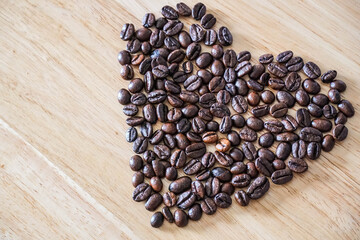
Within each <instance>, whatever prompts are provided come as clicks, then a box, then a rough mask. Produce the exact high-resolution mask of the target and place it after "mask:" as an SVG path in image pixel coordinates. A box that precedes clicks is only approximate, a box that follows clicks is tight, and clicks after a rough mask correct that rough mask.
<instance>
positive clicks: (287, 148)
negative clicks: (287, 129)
mask: <svg viewBox="0 0 360 240" xmlns="http://www.w3.org/2000/svg"><path fill="white" fill-rule="evenodd" d="M290 152H291V145H290V144H289V143H287V142H280V143H279V145H278V146H277V148H276V157H277V158H278V159H280V160H285V159H286V158H287V157H288V156H289V155H290Z"/></svg>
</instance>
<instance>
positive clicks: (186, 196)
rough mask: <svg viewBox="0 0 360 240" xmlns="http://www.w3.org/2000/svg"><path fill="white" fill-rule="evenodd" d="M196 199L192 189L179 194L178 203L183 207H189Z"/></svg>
mask: <svg viewBox="0 0 360 240" xmlns="http://www.w3.org/2000/svg"><path fill="white" fill-rule="evenodd" d="M195 201H196V196H195V194H194V193H193V192H191V191H186V192H183V193H182V194H180V195H179V198H178V200H177V203H176V205H177V206H178V207H179V208H181V209H184V210H185V209H188V208H189V207H191V206H192V205H193V204H194V203H195Z"/></svg>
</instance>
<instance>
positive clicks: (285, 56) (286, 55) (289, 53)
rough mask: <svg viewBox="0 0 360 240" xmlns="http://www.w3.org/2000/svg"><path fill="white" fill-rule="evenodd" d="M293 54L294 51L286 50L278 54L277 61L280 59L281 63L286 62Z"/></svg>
mask: <svg viewBox="0 0 360 240" xmlns="http://www.w3.org/2000/svg"><path fill="white" fill-rule="evenodd" d="M292 56H293V52H292V51H291V50H288V51H284V52H282V53H279V55H277V56H276V61H278V62H279V63H286V62H287V61H289V60H290V59H291V58H292Z"/></svg>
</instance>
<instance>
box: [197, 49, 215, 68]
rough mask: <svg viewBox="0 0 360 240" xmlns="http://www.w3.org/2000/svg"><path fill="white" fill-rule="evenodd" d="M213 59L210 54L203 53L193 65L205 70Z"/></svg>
mask: <svg viewBox="0 0 360 240" xmlns="http://www.w3.org/2000/svg"><path fill="white" fill-rule="evenodd" d="M212 61H213V58H212V56H211V55H210V53H207V52H203V53H200V55H199V56H198V57H197V58H196V61H195V64H196V66H198V67H199V68H201V69H204V68H207V67H208V66H210V64H211V63H212Z"/></svg>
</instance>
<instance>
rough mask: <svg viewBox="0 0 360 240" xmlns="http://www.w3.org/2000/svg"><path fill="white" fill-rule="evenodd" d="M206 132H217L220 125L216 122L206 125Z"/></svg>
mask: <svg viewBox="0 0 360 240" xmlns="http://www.w3.org/2000/svg"><path fill="white" fill-rule="evenodd" d="M206 130H208V131H211V132H216V131H217V130H219V124H218V123H217V122H215V121H210V122H208V123H207V124H206Z"/></svg>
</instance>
